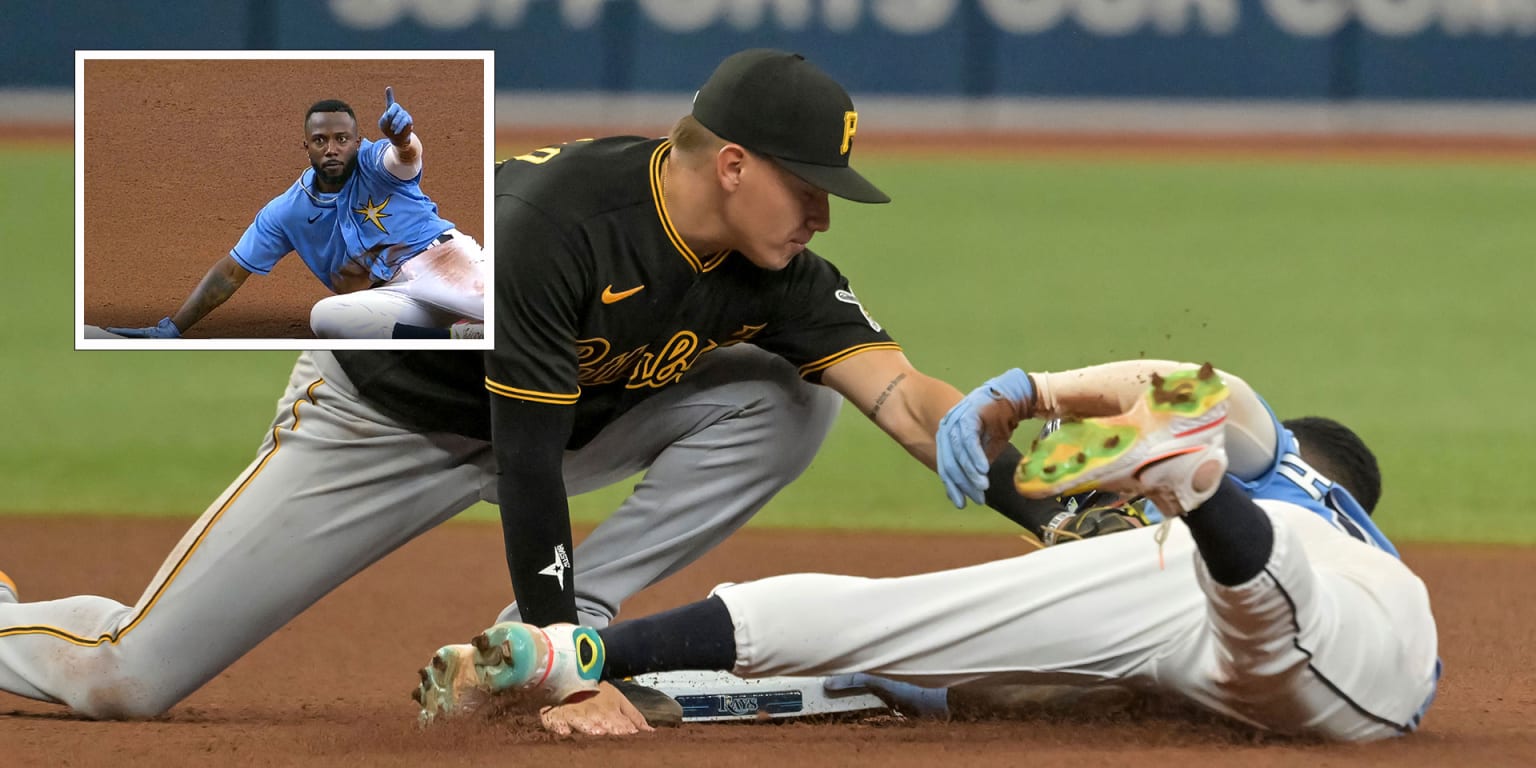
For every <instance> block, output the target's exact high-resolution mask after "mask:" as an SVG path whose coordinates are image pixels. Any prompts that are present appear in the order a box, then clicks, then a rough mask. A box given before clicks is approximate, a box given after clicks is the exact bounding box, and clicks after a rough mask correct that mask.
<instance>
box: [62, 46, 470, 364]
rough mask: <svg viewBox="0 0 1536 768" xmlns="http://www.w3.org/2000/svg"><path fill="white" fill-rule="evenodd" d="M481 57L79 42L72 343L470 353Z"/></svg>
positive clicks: (124, 346) (449, 53)
mask: <svg viewBox="0 0 1536 768" xmlns="http://www.w3.org/2000/svg"><path fill="white" fill-rule="evenodd" d="M492 58H493V54H492V53H491V52H490V51H192V52H188V51H77V52H76V54H75V195H76V198H75V259H76V268H75V347H76V348H77V349H181V348H186V349H489V348H490V347H491V340H490V339H489V338H487V336H488V333H487V331H486V328H487V327H490V326H492V320H493V319H492V318H491V317H490V316H489V314H490V313H491V312H492V308H493V307H494V306H495V305H494V301H493V298H494V297H493V296H491V295H490V294H491V290H492V283H493V281H492V279H491V277H492V276H491V270H492V264H493V259H492V258H491V257H490V254H491V253H492V251H491V248H492V245H493V243H492V242H491V241H490V236H491V232H490V230H489V228H488V227H487V224H488V222H490V221H491V220H492V216H491V205H492V191H491V180H492V161H493V152H494V149H493V144H494V130H493V111H492V99H493V89H494V85H493V75H492V68H493V61H492Z"/></svg>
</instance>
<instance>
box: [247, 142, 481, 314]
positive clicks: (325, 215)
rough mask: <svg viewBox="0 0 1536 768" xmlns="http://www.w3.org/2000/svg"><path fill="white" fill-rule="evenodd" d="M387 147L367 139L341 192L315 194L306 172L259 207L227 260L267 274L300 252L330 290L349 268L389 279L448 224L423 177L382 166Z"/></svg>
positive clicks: (312, 175) (311, 173)
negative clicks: (401, 174) (423, 184)
mask: <svg viewBox="0 0 1536 768" xmlns="http://www.w3.org/2000/svg"><path fill="white" fill-rule="evenodd" d="M388 149H389V142H387V141H368V140H367V139H364V140H363V141H362V146H361V147H359V148H358V151H357V169H356V170H355V171H354V172H353V173H352V177H351V178H349V179H347V183H346V184H344V185H343V186H342V188H341V191H340V192H335V193H322V192H317V191H315V189H314V182H315V171H314V169H313V168H311V169H309V170H306V171H304V173H303V174H301V175H300V176H299V180H298V181H296V182H294V184H293V186H291V187H289V188H288V190H287V191H286V192H284V193H283V194H281V195H278V196H277V197H275V198H273V199H272V202H269V203H267V204H266V205H265V206H263V207H262V209H261V211H260V212H258V213H257V214H256V220H255V221H253V222H251V226H249V227H247V228H246V230H245V234H243V235H241V236H240V242H238V243H236V244H235V247H234V249H233V250H231V251H230V252H229V255H230V256H231V257H232V258H233V259H234V260H235V261H236V262H238V263H239V264H240V266H242V267H244V268H245V269H247V270H249V271H251V272H254V273H256V274H258V275H265V274H267V273H269V272H271V271H272V268H273V267H274V266H276V265H277V262H278V260H280V259H282V258H283V257H284V256H286V255H288V254H289V253H290V252H294V251H297V252H298V254H299V258H301V259H303V260H304V264H305V265H306V266H308V267H309V271H311V272H313V273H315V277H318V278H320V282H322V283H324V284H325V287H327V288H330V289H331V290H332V291H334V290H336V286H335V285H333V284H332V279H333V278H335V277H336V276H337V275H338V274H339V273H340V272H341V271H342V268H343V267H345V266H347V265H348V264H352V265H355V266H354V267H353V269H354V270H355V269H358V268H363V269H366V270H367V272H368V273H369V274H370V275H371V276H372V277H373V278H374V279H375V280H377V281H384V280H389V279H390V278H392V277H394V276H395V273H396V272H398V271H399V269H400V265H401V264H403V263H405V262H406V260H408V259H410V258H411V257H412V256H415V255H416V254H418V253H420V252H421V251H422V250H424V249H425V248H426V247H427V245H429V244H430V243H431V242H432V240H433V239H434V238H436V237H437V236H438V235H441V234H442V233H444V232H446V231H448V230H450V229H453V222H451V221H447V220H445V219H443V218H442V217H440V216H438V215H437V204H436V203H434V202H432V199H431V198H429V197H427V196H426V195H425V194H424V193H423V192H422V191H421V174H419V173H418V174H416V178H414V179H411V180H409V181H401V180H400V179H397V178H395V175H394V174H392V173H390V172H389V170H388V169H386V168H385V167H384V153H385V152H386V151H388Z"/></svg>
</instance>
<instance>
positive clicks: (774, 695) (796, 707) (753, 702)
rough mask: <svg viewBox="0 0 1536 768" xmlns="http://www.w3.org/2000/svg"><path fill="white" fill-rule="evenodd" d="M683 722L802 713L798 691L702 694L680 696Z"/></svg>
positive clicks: (803, 703)
mask: <svg viewBox="0 0 1536 768" xmlns="http://www.w3.org/2000/svg"><path fill="white" fill-rule="evenodd" d="M677 703H678V704H681V705H682V707H683V719H684V720H714V719H719V718H729V719H736V718H742V717H765V716H766V717H773V716H774V715H794V714H798V713H799V712H800V710H802V709H805V700H804V698H803V697H801V695H800V692H799V691H763V692H762V693H753V694H729V693H721V694H704V695H699V696H679V697H677Z"/></svg>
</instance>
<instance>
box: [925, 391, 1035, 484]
mask: <svg viewBox="0 0 1536 768" xmlns="http://www.w3.org/2000/svg"><path fill="white" fill-rule="evenodd" d="M1034 396H1035V386H1034V384H1032V383H1031V382H1030V380H1029V374H1026V373H1025V372H1023V371H1021V370H1019V369H1018V368H1013V369H1011V370H1008V371H1005V372H1003V373H1002V374H1001V375H999V376H994V377H993V378H991V379H988V380H987V382H986V383H985V384H982V385H981V386H979V387H977V388H975V389H973V390H971V393H970V394H969V395H966V396H965V398H964V399H963V400H961V401H960V402H958V403H955V407H953V408H951V409H949V413H946V414H944V418H943V419H942V420H940V421H939V431H938V434H937V435H935V436H934V441H935V443H936V444H937V447H938V454H939V455H938V461H937V468H938V472H939V479H941V480H943V481H944V492H945V493H946V494H948V495H949V503H951V504H954V505H955V509H964V508H965V500H966V499H967V498H969V499H971V500H972V501H974V502H976V503H977V504H985V503H986V502H985V501H984V500H983V498H982V497H983V496H985V495H986V492H987V485H988V484H989V483H988V481H987V453H986V448H985V446H983V445H982V444H981V409H982V408H983V407H985V406H986V405H987V404H989V403H991V402H992V401H994V400H1008V401H1009V402H1011V403H1013V404H1014V405H1015V407H1017V406H1018V404H1020V403H1027V402H1029V401H1030V400H1032V399H1034Z"/></svg>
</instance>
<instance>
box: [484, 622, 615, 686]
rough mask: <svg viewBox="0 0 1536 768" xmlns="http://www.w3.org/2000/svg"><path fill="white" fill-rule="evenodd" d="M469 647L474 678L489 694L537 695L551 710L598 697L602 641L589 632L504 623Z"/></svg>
mask: <svg viewBox="0 0 1536 768" xmlns="http://www.w3.org/2000/svg"><path fill="white" fill-rule="evenodd" d="M471 642H472V643H473V645H474V647H475V674H476V676H477V677H479V679H480V682H481V683H483V684H485V685H487V686H489V689H490V690H491V691H492V692H494V693H500V692H502V691H509V690H523V691H538V692H540V693H542V694H543V696H544V700H545V701H546V702H548V703H550V704H562V703H571V702H574V701H580V700H582V699H585V698H588V697H590V696H592V695H593V694H595V693H597V684H598V681H599V680H601V679H602V676H603V639H602V638H601V637H599V636H598V634H597V630H595V629H593V628H591V627H580V626H576V625H575V624H552V625H550V626H547V627H535V626H533V625H531V624H520V623H518V622H515V621H504V622H502V623H500V624H497V625H495V626H493V627H491V628H490V629H487V630H486V631H484V632H482V633H480V634H479V635H478V636H476V637H475V639H474V640H472V641H471Z"/></svg>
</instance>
